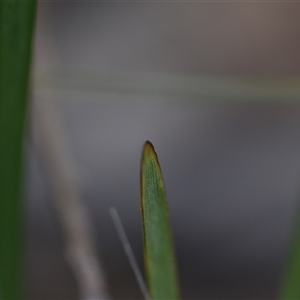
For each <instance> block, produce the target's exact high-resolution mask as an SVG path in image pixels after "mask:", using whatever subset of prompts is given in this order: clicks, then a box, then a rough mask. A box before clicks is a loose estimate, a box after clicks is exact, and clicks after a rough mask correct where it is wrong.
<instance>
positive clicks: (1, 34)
mask: <svg viewBox="0 0 300 300" xmlns="http://www.w3.org/2000/svg"><path fill="white" fill-rule="evenodd" d="M35 11H36V0H28V1H22V0H14V1H1V2H0V298H1V299H14V300H15V299H19V298H23V297H22V296H21V285H22V284H21V273H22V270H21V265H22V251H23V249H22V236H23V230H24V229H23V206H22V201H21V196H22V175H23V174H22V154H23V153H22V152H23V136H24V131H25V115H26V107H27V94H28V82H29V73H30V72H29V69H30V61H31V49H32V37H33V27H34V20H35Z"/></svg>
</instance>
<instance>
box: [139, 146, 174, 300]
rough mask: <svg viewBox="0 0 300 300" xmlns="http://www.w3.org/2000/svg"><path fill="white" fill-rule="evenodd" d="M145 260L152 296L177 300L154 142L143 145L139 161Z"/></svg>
mask: <svg viewBox="0 0 300 300" xmlns="http://www.w3.org/2000/svg"><path fill="white" fill-rule="evenodd" d="M141 208H142V218H143V235H144V259H145V269H146V277H147V282H148V287H149V293H150V295H151V297H152V299H154V300H157V299H179V285H178V277H177V266H176V262H175V254H174V246H173V239H172V233H171V224H170V220H169V210H168V204H167V197H166V191H165V185H164V180H163V176H162V171H161V168H160V165H159V161H158V157H157V154H156V152H155V150H154V147H153V145H152V144H151V143H150V142H149V141H147V142H146V143H145V145H144V149H143V155H142V162H141Z"/></svg>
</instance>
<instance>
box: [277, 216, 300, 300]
mask: <svg viewBox="0 0 300 300" xmlns="http://www.w3.org/2000/svg"><path fill="white" fill-rule="evenodd" d="M284 271H285V273H284V278H283V282H282V286H281V291H280V299H282V300H287V299H294V300H296V299H300V288H299V287H300V219H298V220H297V224H296V228H295V232H294V236H293V240H292V245H291V249H290V252H289V257H288V260H287V265H286V269H285V270H284Z"/></svg>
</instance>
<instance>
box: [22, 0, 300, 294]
mask: <svg viewBox="0 0 300 300" xmlns="http://www.w3.org/2000/svg"><path fill="white" fill-rule="evenodd" d="M299 12H300V6H299V3H284V2H282V3H245V2H240V3H228V2H227V3H200V2H199V3H191V2H181V3H174V2H173V3H171V2H162V3H149V2H140V3H139V2H124V3H121V2H118V3H116V2H115V3H114V2H111V3H110V2H102V3H101V2H100V1H98V2H54V3H46V2H40V3H39V11H38V22H37V38H36V44H35V49H36V51H35V58H34V62H35V74H36V76H37V77H38V76H39V75H40V74H45V73H46V74H47V72H48V73H49V72H51V71H52V70H64V71H66V72H67V74H69V76H70V77H72V74H74V73H80V72H82V73H83V74H84V73H85V72H86V73H89V72H90V73H92V74H97V72H102V73H103V72H105V70H122V71H125V72H131V71H141V72H167V73H168V72H170V73H175V72H176V73H177V72H178V73H181V74H187V75H195V76H198V75H199V76H200V75H201V76H215V75H221V76H227V75H234V76H237V77H238V76H245V75H254V76H255V75H263V76H273V75H276V76H277V75H278V76H286V75H297V74H298V73H299V70H300V56H299V51H300V43H299V35H300V26H299V25H300V24H299ZM38 88H39V87H38V86H37V90H38ZM34 95H35V98H36V101H38V100H39V98H48V99H53V101H57V103H58V105H59V108H60V114H61V117H62V120H63V124H64V129H65V134H66V142H67V145H68V148H69V149H68V150H69V152H70V155H71V156H72V159H73V160H74V161H75V166H76V168H77V171H78V180H77V184H78V187H79V189H80V193H81V198H82V201H83V202H84V203H85V204H86V205H87V208H88V211H89V214H90V217H91V223H92V225H93V226H94V230H95V233H96V238H97V245H98V248H97V249H98V252H99V256H100V255H101V257H102V261H103V264H104V267H105V270H106V272H107V277H108V281H109V285H110V292H111V294H112V295H113V296H114V297H115V298H118V299H135V298H141V295H140V292H139V290H138V287H137V283H136V281H135V279H134V276H133V274H132V271H131V269H130V266H129V264H128V261H127V259H126V257H125V255H124V253H123V250H122V247H121V243H120V241H119V240H118V237H117V235H116V232H115V229H114V226H113V223H112V221H111V219H110V216H109V213H108V208H109V207H110V206H115V207H116V208H117V210H118V212H119V214H120V216H121V218H122V221H123V223H124V226H125V229H126V232H127V233H128V236H129V239H130V241H131V243H132V246H133V249H134V252H135V254H136V256H137V258H138V261H139V264H140V266H141V268H142V264H143V263H142V237H141V220H140V211H139V163H140V155H141V149H142V146H143V143H144V142H145V140H147V139H149V140H151V141H152V142H153V143H154V145H155V148H156V150H157V152H158V155H159V158H160V162H161V165H162V169H163V172H164V177H165V181H166V186H167V192H168V198H169V206H170V210H171V218H172V224H173V230H174V238H175V243H176V247H177V257H178V264H179V272H180V278H181V284H182V294H183V298H184V299H200V298H202V299H203V298H206V299H207V298H210V299H212V298H222V299H273V298H275V297H276V295H277V292H278V287H279V282H280V276H281V272H282V266H283V261H284V257H285V255H286V251H287V249H288V244H289V239H290V236H291V230H292V225H293V220H294V217H295V208H296V206H297V203H296V202H297V198H298V194H299V183H300V139H299V133H300V118H299V117H300V109H299V108H298V107H291V106H287V107H284V106H276V105H274V106H247V107H243V106H238V105H232V106H231V105H227V106H226V105H223V106H216V105H209V104H206V105H201V100H202V99H199V103H197V102H194V103H191V102H189V101H187V99H179V100H180V101H178V99H176V101H173V100H175V99H170V98H169V97H162V96H159V95H141V94H136V95H135V94H131V95H129V94H122V93H117V92H110V93H108V92H106V93H104V92H101V91H99V90H98V91H90V90H82V91H81V90H78V89H75V90H67V91H64V92H60V93H55V92H52V93H51V92H50V93H43V92H41V91H40V92H35V93H34ZM283 101H284V99H283ZM31 117H32V122H31V124H32V126H31V134H30V138H29V143H28V147H27V149H28V151H27V153H28V155H27V157H28V163H27V166H28V172H27V179H28V180H27V202H26V203H28V206H27V207H28V210H27V212H28V213H27V226H26V237H27V238H26V269H25V276H26V291H27V297H28V298H30V299H75V298H76V297H78V296H77V293H78V292H77V288H76V284H75V280H74V279H73V277H72V273H71V271H70V270H69V268H68V266H67V264H66V262H65V260H64V256H63V250H62V246H63V240H62V237H61V235H60V228H59V225H58V222H57V217H56V212H55V210H54V208H53V206H52V196H53V195H52V191H51V188H50V184H49V182H48V181H49V180H48V177H47V170H46V168H45V166H44V164H43V160H42V159H41V156H40V154H39V152H38V150H37V147H36V138H35V136H36V135H38V134H39V130H38V124H36V121H35V114H34V113H32V114H31Z"/></svg>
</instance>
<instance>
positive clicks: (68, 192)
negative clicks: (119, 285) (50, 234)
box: [34, 99, 110, 300]
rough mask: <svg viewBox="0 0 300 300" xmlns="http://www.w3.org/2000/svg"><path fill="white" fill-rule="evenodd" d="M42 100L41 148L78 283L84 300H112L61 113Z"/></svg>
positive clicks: (39, 118) (38, 115)
mask: <svg viewBox="0 0 300 300" xmlns="http://www.w3.org/2000/svg"><path fill="white" fill-rule="evenodd" d="M38 100H39V101H35V105H34V109H35V116H36V118H37V124H38V130H39V132H38V147H39V149H40V151H41V153H42V157H43V160H44V162H45V165H46V168H47V170H48V173H49V178H50V182H51V185H52V187H53V190H54V196H53V198H54V200H55V201H54V203H55V207H56V211H57V214H58V218H59V221H60V224H61V228H62V232H63V236H64V242H65V247H66V257H67V260H68V262H69V264H70V265H71V267H72V269H73V272H74V274H75V277H76V279H77V282H78V285H79V290H80V294H81V299H84V300H87V299H88V300H92V299H93V300H94V299H109V298H110V297H109V295H108V293H107V290H106V284H105V278H104V275H103V271H102V268H101V265H100V262H99V260H98V259H97V255H96V250H95V246H94V240H93V237H92V230H91V227H90V224H89V222H88V218H87V215H86V210H85V207H84V206H83V204H82V202H81V201H80V197H79V193H78V190H77V188H76V185H75V182H74V181H75V180H74V174H75V172H74V171H75V170H74V164H73V163H72V162H71V156H70V154H69V153H68V152H67V147H66V145H65V136H64V133H63V126H62V124H61V120H60V117H59V110H58V108H57V107H56V106H55V104H56V103H55V102H53V101H49V100H45V99H43V100H41V99H38Z"/></svg>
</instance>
